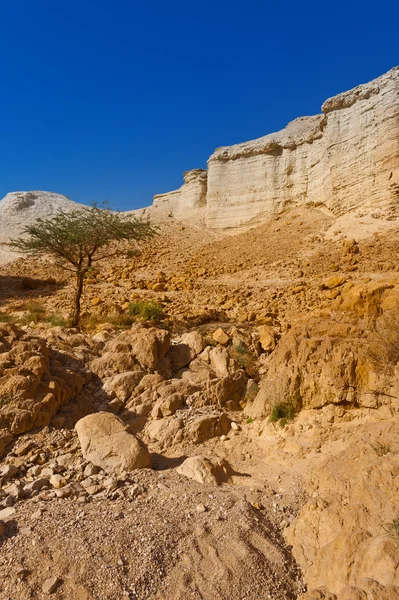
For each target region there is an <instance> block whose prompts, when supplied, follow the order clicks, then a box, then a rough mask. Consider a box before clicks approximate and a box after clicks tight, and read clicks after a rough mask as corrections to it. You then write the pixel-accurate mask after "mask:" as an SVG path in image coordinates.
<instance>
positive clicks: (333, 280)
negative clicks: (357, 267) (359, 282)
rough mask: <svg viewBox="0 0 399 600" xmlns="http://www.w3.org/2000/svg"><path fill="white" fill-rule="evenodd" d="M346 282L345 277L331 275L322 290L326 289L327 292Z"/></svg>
mask: <svg viewBox="0 0 399 600" xmlns="http://www.w3.org/2000/svg"><path fill="white" fill-rule="evenodd" d="M345 282H346V277H344V276H342V275H333V276H332V277H329V278H328V279H327V280H326V281H325V282H324V284H323V288H324V289H325V288H326V289H328V290H332V289H334V288H337V287H339V286H340V285H343V284H344V283H345Z"/></svg>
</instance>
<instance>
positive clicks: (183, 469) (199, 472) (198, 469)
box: [176, 455, 233, 485]
mask: <svg viewBox="0 0 399 600" xmlns="http://www.w3.org/2000/svg"><path fill="white" fill-rule="evenodd" d="M176 471H177V472H178V473H179V475H184V477H187V478H188V479H193V480H194V481H197V482H198V483H208V484H213V485H219V484H220V483H222V482H228V481H230V478H231V475H232V472H233V470H232V468H231V466H230V465H229V463H228V462H227V461H226V460H224V459H217V458H216V459H213V460H210V459H209V458H206V457H204V456H200V455H199V456H191V457H190V458H187V459H186V460H185V461H184V462H183V463H182V464H181V465H180V466H179V467H177V469H176Z"/></svg>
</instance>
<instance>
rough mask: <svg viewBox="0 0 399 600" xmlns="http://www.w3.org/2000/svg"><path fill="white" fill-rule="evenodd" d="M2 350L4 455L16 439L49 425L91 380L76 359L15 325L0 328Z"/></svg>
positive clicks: (0, 388) (0, 390)
mask: <svg viewBox="0 0 399 600" xmlns="http://www.w3.org/2000/svg"><path fill="white" fill-rule="evenodd" d="M0 349H1V354H0V400H1V402H0V431H2V432H3V433H1V434H0V453H1V452H2V451H4V448H5V445H6V444H7V443H9V442H10V441H11V439H12V436H14V435H18V434H21V433H25V432H26V431H29V430H30V429H32V428H33V427H43V426H44V425H48V424H49V423H50V420H51V418H52V417H53V416H54V415H55V414H56V412H57V410H58V408H59V407H60V406H61V404H63V403H65V402H67V401H68V400H69V399H71V398H73V397H74V396H76V395H77V394H78V393H79V392H80V390H81V389H82V387H83V386H84V384H85V383H86V382H87V381H89V380H90V377H91V376H90V373H89V372H88V371H87V370H85V369H84V368H83V367H82V366H80V365H79V364H78V363H77V362H75V361H73V359H72V358H70V359H69V361H68V357H67V356H66V355H62V354H58V353H57V354H56V353H55V352H54V351H53V350H51V349H50V348H49V347H48V346H47V344H46V341H45V340H43V339H41V338H38V337H33V336H29V335H28V334H26V333H25V332H24V331H22V330H21V329H18V328H17V327H15V326H13V325H8V324H2V326H1V327H0ZM61 361H62V362H61ZM68 362H69V364H68ZM1 440H2V441H1ZM7 440H8V441H7Z"/></svg>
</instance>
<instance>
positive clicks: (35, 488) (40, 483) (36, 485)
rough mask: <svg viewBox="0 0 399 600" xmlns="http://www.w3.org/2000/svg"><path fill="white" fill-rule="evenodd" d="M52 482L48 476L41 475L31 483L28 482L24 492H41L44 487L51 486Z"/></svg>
mask: <svg viewBox="0 0 399 600" xmlns="http://www.w3.org/2000/svg"><path fill="white" fill-rule="evenodd" d="M49 485H50V482H49V480H48V479H47V478H46V477H41V478H39V479H35V480H34V481H32V482H31V483H27V484H26V485H25V486H24V494H25V495H26V494H30V493H32V492H39V491H40V490H42V489H43V488H47V487H49Z"/></svg>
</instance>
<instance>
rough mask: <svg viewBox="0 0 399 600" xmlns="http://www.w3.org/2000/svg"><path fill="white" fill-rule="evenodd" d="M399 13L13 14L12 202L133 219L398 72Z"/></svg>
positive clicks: (77, 2)
mask: <svg viewBox="0 0 399 600" xmlns="http://www.w3.org/2000/svg"><path fill="white" fill-rule="evenodd" d="M398 21H399V3H398V2H396V1H393V0H392V1H381V2H379V3H375V2H373V3H371V2H367V0H366V1H364V2H359V1H358V0H356V1H351V0H348V1H346V2H342V1H341V0H336V2H334V3H328V2H327V3H326V2H306V0H303V1H302V2H298V1H295V2H293V1H290V0H286V1H285V2H282V1H280V2H279V1H278V0H273V2H269V1H263V2H261V1H254V0H247V1H246V2H243V1H240V2H237V1H236V0H229V1H225V0H221V1H218V0H213V1H212V2H211V1H209V0H204V1H203V2H201V3H195V2H190V1H186V2H181V1H174V0H169V1H168V2H165V1H163V2H160V1H153V2H151V1H148V0H147V2H136V1H134V0H131V1H128V0H113V1H112V2H110V1H106V0H95V1H92V0H56V1H55V0H51V1H50V0H35V1H33V0H19V1H17V0H13V1H11V0H10V1H5V0H3V2H0V28H1V52H0V73H1V94H0V128H1V133H2V135H1V144H0V198H2V197H3V196H4V195H5V194H6V193H7V192H9V191H16V190H30V189H43V190H48V191H54V192H59V193H63V194H66V195H68V196H70V197H71V198H72V199H73V200H76V201H78V202H84V203H89V202H91V201H92V200H96V201H101V200H104V199H107V200H109V201H110V202H111V203H112V204H113V205H114V206H115V207H117V208H119V209H122V210H126V209H129V208H137V207H140V206H145V205H148V204H150V203H151V201H152V196H153V195H154V194H155V193H162V192H166V191H169V190H171V189H175V188H177V187H179V186H180V185H181V183H182V173H183V171H185V170H188V169H193V168H197V167H202V168H205V167H206V160H207V158H208V157H209V155H210V154H211V153H212V152H213V150H214V149H215V148H216V147H217V146H222V145H228V144H234V143H238V142H241V141H245V140H248V139H253V138H256V137H260V136H262V135H265V134H267V133H270V132H272V131H276V130H278V129H281V128H282V127H284V126H285V125H286V124H287V122H288V121H290V120H292V119H294V118H296V117H298V116H303V115H309V114H315V113H317V112H319V111H320V105H321V103H322V102H323V101H324V100H325V99H326V98H327V97H328V96H331V95H334V94H336V93H339V92H341V91H344V90H346V89H349V88H351V87H354V86H355V85H358V84H359V83H364V82H366V81H369V80H370V79H373V78H374V77H378V76H379V75H381V74H382V73H384V72H385V71H387V70H389V69H390V68H392V67H393V66H395V65H397V64H399V35H398Z"/></svg>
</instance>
